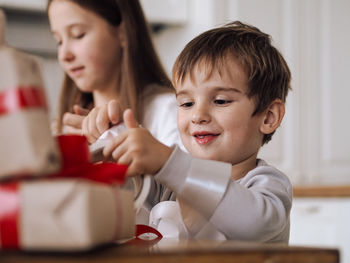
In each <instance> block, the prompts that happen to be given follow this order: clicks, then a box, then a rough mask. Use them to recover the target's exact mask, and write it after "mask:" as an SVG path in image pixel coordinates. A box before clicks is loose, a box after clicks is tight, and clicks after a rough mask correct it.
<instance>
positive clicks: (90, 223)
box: [0, 179, 135, 251]
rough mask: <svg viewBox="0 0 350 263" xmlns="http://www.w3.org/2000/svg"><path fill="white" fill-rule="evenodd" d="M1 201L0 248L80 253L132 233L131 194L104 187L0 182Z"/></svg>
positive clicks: (79, 181) (80, 181) (67, 181)
mask: <svg viewBox="0 0 350 263" xmlns="http://www.w3.org/2000/svg"><path fill="white" fill-rule="evenodd" d="M0 203H1V207H0V237H1V238H0V249H22V250H38V251H81V250H88V249H90V248H93V247H95V246H98V245H101V244H105V243H109V242H113V241H115V240H120V239H128V238H129V239H130V238H132V237H133V236H134V235H135V211H134V209H133V195H132V193H131V192H129V191H126V190H123V189H121V188H115V187H112V186H110V185H107V184H102V183H95V182H90V181H87V180H83V179H60V180H54V182H52V181H48V180H36V181H34V182H21V183H17V184H15V183H11V184H2V185H0Z"/></svg>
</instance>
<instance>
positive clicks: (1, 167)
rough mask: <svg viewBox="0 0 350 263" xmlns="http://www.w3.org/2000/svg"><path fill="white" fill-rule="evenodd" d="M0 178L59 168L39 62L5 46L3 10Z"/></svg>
mask: <svg viewBox="0 0 350 263" xmlns="http://www.w3.org/2000/svg"><path fill="white" fill-rule="evenodd" d="M0 133H1V136H0V145H1V147H0V157H1V158H0V180H2V179H4V178H8V177H14V176H16V175H27V174H35V175H41V174H47V173H52V172H56V171H57V170H59V169H60V154H59V151H58V147H57V144H56V141H55V140H54V138H52V136H51V132H50V124H49V118H48V112H47V106H46V101H45V94H44V89H43V81H42V77H41V71H40V68H39V65H38V62H37V61H36V60H35V59H34V58H33V57H32V56H30V55H28V54H25V53H23V52H19V51H17V50H15V49H14V48H11V47H8V46H7V45H5V17H4V13H3V12H2V11H1V10H0Z"/></svg>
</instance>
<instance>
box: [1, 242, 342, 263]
mask: <svg viewBox="0 0 350 263" xmlns="http://www.w3.org/2000/svg"><path fill="white" fill-rule="evenodd" d="M0 262H1V263H15V262H16V263H29V262H33V263H42V262H50V263H56V262H57V263H58V262H62V263H63V262H64V263H77V262H99V263H110V262H111V263H112V262H125V263H138V262H140V263H141V262H142V263H145V262H152V263H158V262H166V263H172V262H174V263H181V262H186V263H187V262H188V263H209V262H210V263H212V262H214V263H216V262H218V263H225V262H234V263H241V262H246V263H248V262H249V263H257V262H264V263H282V262H286V263H339V262H340V261H339V251H338V250H337V249H334V248H312V247H295V246H285V245H267V244H256V243H242V242H234V241H224V242H217V241H187V240H182V241H176V240H167V239H163V240H160V241H159V242H158V243H153V244H152V243H146V244H145V243H134V244H123V245H110V246H106V247H102V248H98V249H95V250H93V251H89V252H84V253H33V252H30V253H29V252H11V251H5V252H4V251H2V252H0Z"/></svg>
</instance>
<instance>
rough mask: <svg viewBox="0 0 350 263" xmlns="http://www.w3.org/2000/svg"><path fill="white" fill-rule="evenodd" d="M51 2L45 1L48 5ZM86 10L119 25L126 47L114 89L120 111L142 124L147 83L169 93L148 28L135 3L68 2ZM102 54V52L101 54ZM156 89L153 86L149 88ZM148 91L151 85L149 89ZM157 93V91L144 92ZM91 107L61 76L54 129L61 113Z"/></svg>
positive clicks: (108, 0) (123, 0)
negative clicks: (133, 115) (129, 112)
mask: <svg viewBox="0 0 350 263" xmlns="http://www.w3.org/2000/svg"><path fill="white" fill-rule="evenodd" d="M53 1H55V0H49V1H48V5H47V10H48V9H49V7H50V4H51V3H52V2H53ZM68 1H72V2H74V3H76V4H78V5H79V6H81V7H83V8H86V9H88V10H90V11H92V12H94V13H96V14H97V15H99V16H100V17H102V18H103V19H105V20H106V21H107V22H108V23H109V24H111V25H113V26H119V25H120V23H121V22H123V24H124V27H125V35H126V45H125V48H124V49H123V51H122V52H123V54H122V63H121V67H120V68H116V72H118V74H119V75H120V83H119V85H118V86H116V89H117V93H118V95H119V103H120V107H121V109H122V110H124V109H126V108H131V109H132V110H133V112H134V113H135V117H136V119H137V120H138V121H139V122H142V112H143V95H144V92H145V88H146V86H147V85H149V84H158V85H161V86H164V88H165V90H167V91H169V92H171V91H172V89H171V81H170V79H169V77H168V76H167V74H166V72H165V70H164V68H163V67H162V65H161V63H160V60H159V58H158V56H157V54H156V52H155V49H154V46H153V43H152V39H151V35H150V30H149V27H148V25H147V23H146V20H145V16H144V14H143V11H142V8H141V5H140V3H139V1H138V0H68ZM101 52H102V51H101ZM153 87H154V89H156V86H153ZM149 88H152V86H149ZM149 92H150V93H153V92H159V91H158V90H154V91H148V92H147V93H149ZM74 104H78V105H80V106H82V107H84V108H92V107H93V106H94V101H93V97H92V94H91V93H84V92H81V91H80V90H79V89H78V88H77V86H76V85H75V83H74V82H73V80H72V79H71V78H69V76H68V75H67V74H65V78H64V81H63V85H62V90H61V95H60V101H59V109H58V123H57V130H58V132H59V133H61V132H62V117H63V114H64V113H65V112H72V111H73V105H74Z"/></svg>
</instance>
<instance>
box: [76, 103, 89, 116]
mask: <svg viewBox="0 0 350 263" xmlns="http://www.w3.org/2000/svg"><path fill="white" fill-rule="evenodd" d="M73 111H74V113H75V114H78V115H82V116H86V115H88V114H89V110H88V109H85V108H83V107H81V106H79V105H77V104H75V105H74V106H73Z"/></svg>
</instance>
